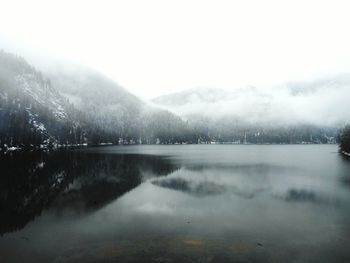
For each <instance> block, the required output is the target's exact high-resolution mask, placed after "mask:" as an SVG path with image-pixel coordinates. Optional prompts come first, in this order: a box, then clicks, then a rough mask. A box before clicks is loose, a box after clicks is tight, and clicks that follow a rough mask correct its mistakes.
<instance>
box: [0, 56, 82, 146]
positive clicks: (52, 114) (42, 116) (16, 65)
mask: <svg viewBox="0 0 350 263" xmlns="http://www.w3.org/2000/svg"><path fill="white" fill-rule="evenodd" d="M76 114H77V112H76V110H75V109H74V108H73V107H72V106H71V105H70V104H69V102H68V101H67V100H66V99H65V98H64V97H63V96H61V95H60V93H59V92H58V91H57V90H56V89H54V88H53V87H52V85H51V83H50V80H49V79H48V78H46V77H44V76H43V74H42V73H41V72H39V71H37V70H36V69H35V68H34V67H33V66H31V65H30V64H28V63H27V62H26V61H25V60H24V59H23V58H21V57H18V56H15V55H13V54H9V53H5V52H3V51H1V52H0V140H1V144H0V148H4V147H6V148H8V147H15V146H24V145H33V146H34V145H36V146H38V145H47V144H49V143H51V144H52V143H54V144H63V143H75V144H77V143H81V142H83V141H84V140H85V138H84V136H85V132H84V131H83V129H82V126H84V124H83V122H81V121H80V120H78V119H77V118H76Z"/></svg>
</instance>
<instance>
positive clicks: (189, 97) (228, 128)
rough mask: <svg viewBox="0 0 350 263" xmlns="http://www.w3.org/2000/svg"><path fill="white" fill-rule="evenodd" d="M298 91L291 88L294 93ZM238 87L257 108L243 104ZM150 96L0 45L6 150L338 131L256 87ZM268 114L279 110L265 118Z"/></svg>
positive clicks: (0, 124)
mask: <svg viewBox="0 0 350 263" xmlns="http://www.w3.org/2000/svg"><path fill="white" fill-rule="evenodd" d="M315 89H316V88H313V89H310V91H309V92H314V90H315ZM300 90H301V89H294V90H292V93H293V96H298V94H300V92H301V91H300ZM240 92H243V94H245V97H246V98H250V99H253V101H251V102H250V103H251V105H254V107H250V108H251V109H249V110H245V109H246V108H244V107H241V106H240V105H242V104H241V102H240V101H239V98H240V97H239V96H240ZM257 94H258V95H257ZM256 95H257V96H256ZM237 98H238V100H237ZM256 98H259V101H254V99H256ZM260 99H261V100H260ZM234 102H236V103H234ZM282 102H283V100H282ZM153 103H154V104H156V105H150V104H148V103H146V102H144V101H142V100H141V99H139V98H138V97H136V96H135V95H133V94H131V93H129V92H128V91H127V90H125V89H124V88H122V87H121V86H119V85H118V84H116V83H115V82H114V81H112V80H110V79H109V78H107V77H106V76H104V75H102V74H100V73H98V72H96V71H94V70H90V69H86V68H83V67H80V68H79V67H78V68H75V69H74V70H71V69H70V70H64V69H62V70H57V69H56V70H51V71H47V72H44V73H43V72H41V71H39V70H37V69H36V68H34V67H33V66H32V65H31V64H29V63H28V62H27V61H25V60H24V59H23V58H22V57H19V56H17V55H14V54H10V53H6V52H4V51H0V148H2V149H5V150H6V149H11V148H17V147H19V148H50V147H59V146H66V145H96V144H101V143H112V144H174V143H179V144H181V143H244V144H245V143H256V144H266V143H278V144H290V143H335V141H336V136H337V128H336V127H335V126H329V125H316V124H313V123H309V122H304V123H293V122H291V121H289V120H288V119H286V118H284V119H283V118H278V116H280V115H279V112H278V110H277V109H276V108H270V107H269V105H271V98H270V97H269V96H266V95H264V94H260V93H258V92H257V91H256V90H255V89H254V88H249V89H247V90H244V91H242V90H238V91H237V92H236V93H233V94H230V95H228V94H227V92H225V91H222V90H217V89H204V90H200V91H198V90H195V89H194V90H190V91H187V92H185V93H183V94H177V95H176V96H173V95H167V96H163V97H160V98H157V99H155V100H154V101H153ZM280 103H281V102H280ZM157 105H160V106H161V107H163V106H164V105H166V106H169V105H170V106H171V107H168V108H169V110H168V109H163V108H164V107H163V108H159V107H158V106H157ZM248 105H249V104H248ZM226 106H229V107H231V108H227V109H226ZM282 106H283V105H281V107H282ZM187 107H189V108H187ZM165 108H166V107H165ZM225 109H226V110H225ZM232 109H233V110H232ZM208 112H212V114H208ZM242 112H244V118H242V117H240V114H241V113H242ZM223 113H225V114H223ZM257 114H258V115H257ZM259 114H260V115H259ZM269 116H277V117H276V118H275V119H270V120H269V121H266V120H267V117H269ZM273 120H274V121H273Z"/></svg>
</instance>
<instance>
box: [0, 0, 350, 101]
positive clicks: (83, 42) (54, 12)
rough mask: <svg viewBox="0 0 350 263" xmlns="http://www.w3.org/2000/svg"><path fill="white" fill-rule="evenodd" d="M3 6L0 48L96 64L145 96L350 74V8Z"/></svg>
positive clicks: (202, 3)
mask: <svg viewBox="0 0 350 263" xmlns="http://www.w3.org/2000/svg"><path fill="white" fill-rule="evenodd" d="M0 6H1V9H0V48H4V49H6V50H8V49H15V47H16V46H18V47H21V48H22V50H31V51H32V52H34V53H36V54H39V55H42V56H45V55H50V56H53V57H57V58H60V59H63V60H67V61H75V62H78V63H81V64H84V65H88V66H89V67H92V68H94V69H97V70H99V71H101V72H102V73H104V74H106V75H107V76H109V77H110V78H112V79H113V80H115V81H117V82H118V83H119V84H120V85H122V86H124V87H125V88H126V89H128V90H130V91H131V92H133V93H134V94H136V95H139V96H141V97H143V98H152V97H155V96H158V95H162V94H165V93H169V92H176V91H179V90H184V89H188V88H194V87H217V88H222V89H236V88H240V87H243V86H248V85H253V86H257V87H259V88H268V87H271V86H274V85H278V84H279V83H283V82H285V81H290V80H308V79H314V78H319V77H322V76H325V75H331V74H338V73H344V72H350V34H349V25H350V16H349V15H348V13H349V10H350V2H349V1H338V0H330V1H322V0H317V1H313V0H310V1H308V0H303V1H298V0H293V1H283V0H276V1H275V0H264V1H261V0H257V1H250V0H242V1H233V0H232V1H224V0H213V1H206V0H184V1H183V0H176V1H167V0H149V1H144V0H128V1H126V0H125V1H116V0H114V1H105V0H97V1H89V0H75V1H73V0H60V1H50V0H31V1H18V0H9V1H3V0H0ZM9 51H12V50H9ZM23 52H24V51H23Z"/></svg>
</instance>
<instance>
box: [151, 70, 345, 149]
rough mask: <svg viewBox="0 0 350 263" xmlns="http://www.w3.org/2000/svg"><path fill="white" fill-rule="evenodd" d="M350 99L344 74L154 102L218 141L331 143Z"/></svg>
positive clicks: (173, 96)
mask: <svg viewBox="0 0 350 263" xmlns="http://www.w3.org/2000/svg"><path fill="white" fill-rule="evenodd" d="M349 97H350V75H349V74H343V75H340V76H336V77H333V78H329V79H322V80H316V81H312V82H294V83H287V84H285V85H281V86H278V87H274V88H271V89H258V88H255V87H246V88H240V89H234V90H222V89H215V88H196V89H190V90H185V91H182V92H178V93H173V94H168V95H163V96H160V97H157V98H155V99H153V100H152V103H154V104H155V105H156V106H159V107H162V108H164V109H167V110H169V111H171V112H174V113H176V114H178V115H179V116H181V117H182V118H184V119H186V120H187V121H188V122H189V124H190V125H191V126H192V127H194V129H196V130H199V131H202V134H203V133H204V134H207V137H210V138H215V139H216V140H227V141H241V142H242V140H243V141H245V140H246V138H247V136H248V141H250V142H259V141H261V142H267V141H269V142H285V143H290V142H293V143H294V142H303V141H304V142H320V141H322V142H326V141H328V142H330V141H334V137H335V136H336V133H337V129H338V128H339V127H342V126H343V124H344V123H347V122H349V121H350V117H349V115H348V112H347V108H348V106H347V105H348V98H349ZM330 138H332V139H330Z"/></svg>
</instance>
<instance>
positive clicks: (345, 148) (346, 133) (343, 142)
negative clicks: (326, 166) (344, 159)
mask: <svg viewBox="0 0 350 263" xmlns="http://www.w3.org/2000/svg"><path fill="white" fill-rule="evenodd" d="M339 143H340V150H341V152H342V153H343V154H345V155H346V156H350V125H347V126H346V127H345V128H344V129H343V130H342V132H341V134H340V139H339Z"/></svg>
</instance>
